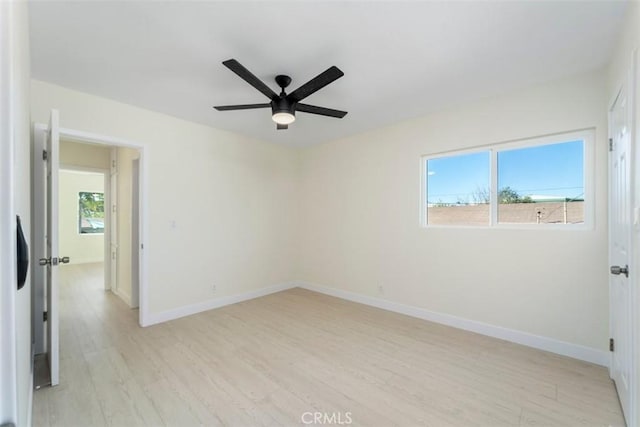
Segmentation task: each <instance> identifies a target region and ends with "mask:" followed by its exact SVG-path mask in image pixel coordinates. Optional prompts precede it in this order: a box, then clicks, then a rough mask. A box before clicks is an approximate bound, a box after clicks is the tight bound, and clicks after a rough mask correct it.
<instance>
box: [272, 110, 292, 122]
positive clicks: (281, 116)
mask: <svg viewBox="0 0 640 427" xmlns="http://www.w3.org/2000/svg"><path fill="white" fill-rule="evenodd" d="M271 118H272V119H273V121H274V122H276V123H278V124H279V125H289V124H291V123H293V122H294V121H295V120H296V116H294V115H293V114H291V113H287V112H283V111H280V112H277V113H273V116H271Z"/></svg>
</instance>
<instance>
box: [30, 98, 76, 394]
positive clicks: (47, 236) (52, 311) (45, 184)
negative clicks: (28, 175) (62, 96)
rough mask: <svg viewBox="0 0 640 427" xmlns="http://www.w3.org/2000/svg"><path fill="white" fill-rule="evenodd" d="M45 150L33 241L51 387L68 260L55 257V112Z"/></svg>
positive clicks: (56, 367) (57, 142)
mask: <svg viewBox="0 0 640 427" xmlns="http://www.w3.org/2000/svg"><path fill="white" fill-rule="evenodd" d="M44 143H45V150H44V151H43V152H42V161H40V162H39V163H37V165H36V167H39V168H41V172H40V173H41V176H43V177H45V179H44V180H42V181H40V182H37V183H34V191H35V195H34V196H35V197H36V198H37V199H40V200H44V204H45V206H46V209H45V212H46V215H45V218H42V219H41V220H44V221H43V222H44V223H45V227H44V230H43V231H44V236H43V235H42V234H39V235H38V236H36V238H40V239H42V238H44V242H43V246H44V251H45V252H44V257H42V258H40V260H39V264H40V265H41V266H42V267H44V268H45V269H46V272H45V273H44V274H43V275H42V277H43V280H44V283H43V284H42V285H43V288H44V289H46V311H45V312H44V317H43V320H45V321H46V323H47V328H46V338H47V339H46V342H47V346H46V349H47V352H46V353H47V361H48V364H49V373H50V377H51V385H52V386H53V385H57V384H58V383H59V347H58V304H59V303H58V265H59V264H60V263H66V262H69V259H68V258H66V257H65V258H60V257H59V255H58V168H59V164H60V159H59V156H60V153H59V146H60V136H59V125H58V111H57V110H51V118H50V120H49V127H48V129H47V131H46V134H45V141H44Z"/></svg>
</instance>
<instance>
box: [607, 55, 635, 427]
mask: <svg viewBox="0 0 640 427" xmlns="http://www.w3.org/2000/svg"><path fill="white" fill-rule="evenodd" d="M638 61H639V58H638V51H637V50H634V51H633V53H632V56H631V66H630V68H629V69H627V70H625V73H624V75H623V76H621V77H620V82H619V84H617V85H616V86H615V92H614V93H613V95H612V97H611V98H610V99H609V103H608V105H607V137H608V138H609V140H610V138H612V137H613V135H612V133H611V121H612V119H611V111H612V108H613V107H614V105H615V103H616V102H617V100H618V97H619V96H620V92H621V91H622V88H623V87H624V86H626V88H627V102H628V105H629V109H630V111H631V112H630V114H629V118H630V120H629V127H630V129H629V156H628V161H629V177H630V182H629V190H628V191H629V202H630V203H629V209H630V212H629V218H630V220H631V227H630V228H631V231H630V232H631V236H629V237H630V238H629V279H628V280H629V299H630V300H631V301H630V311H631V313H630V325H629V327H630V329H631V331H630V336H631V338H632V339H631V343H630V347H631V358H630V365H631V366H629V381H630V384H629V393H630V400H631V402H630V405H629V414H626V416H627V419H626V422H627V425H630V426H631V425H636V424H637V422H638V410H639V409H640V408H639V406H638V402H637V400H638V396H640V375H639V374H640V371H639V369H638V368H639V366H638V362H637V361H638V357H640V340H639V339H636V336H637V334H638V332H640V292H638V290H637V286H638V284H640V281H639V280H638V278H639V277H640V275H639V274H638V272H640V262H639V261H638V260H636V258H637V256H636V255H637V252H638V249H639V248H640V186H639V185H637V184H636V181H637V179H638V178H640V168H639V167H638V165H640V150H639V149H638V146H637V144H638V141H640V135H639V134H638V132H639V131H640V123H638V118H639V117H640V115H639V114H638V110H637V101H638V99H639V98H638V97H639V96H640V87H639V86H638V83H639V82H640V63H639V62H638ZM607 154H608V157H609V159H608V163H607V181H608V193H609V194H608V197H607V199H608V200H607V203H608V206H609V215H608V216H609V220H608V234H609V238H608V246H609V247H608V249H607V252H608V255H607V262H608V266H609V265H611V259H610V257H611V252H610V251H611V239H612V236H611V215H610V212H611V207H612V206H613V204H614V203H615V201H614V200H612V191H611V188H612V187H611V186H612V179H611V172H612V169H611V159H610V157H611V151H610V150H609V152H608V153H607ZM607 269H608V267H607ZM608 286H609V336H610V337H613V336H614V335H613V321H612V320H613V319H612V316H613V312H614V311H615V307H613V304H612V300H613V294H612V287H611V279H610V276H609V280H608ZM612 368H613V353H611V354H610V358H609V377H610V378H613V375H612V374H613V372H612Z"/></svg>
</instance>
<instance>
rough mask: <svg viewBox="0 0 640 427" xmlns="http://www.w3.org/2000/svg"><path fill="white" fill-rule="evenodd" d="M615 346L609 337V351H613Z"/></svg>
mask: <svg viewBox="0 0 640 427" xmlns="http://www.w3.org/2000/svg"><path fill="white" fill-rule="evenodd" d="M615 348H616V345H615V342H614V341H613V338H609V351H614V349H615Z"/></svg>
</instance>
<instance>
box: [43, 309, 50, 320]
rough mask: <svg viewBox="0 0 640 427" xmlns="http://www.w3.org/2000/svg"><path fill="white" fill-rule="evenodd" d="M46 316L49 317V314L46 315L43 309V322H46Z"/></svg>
mask: <svg viewBox="0 0 640 427" xmlns="http://www.w3.org/2000/svg"><path fill="white" fill-rule="evenodd" d="M48 318H49V316H48V315H47V312H46V311H43V312H42V321H43V322H46V321H47V319H48Z"/></svg>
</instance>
